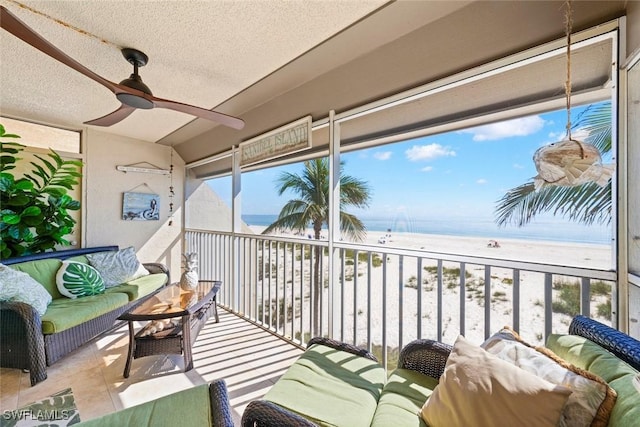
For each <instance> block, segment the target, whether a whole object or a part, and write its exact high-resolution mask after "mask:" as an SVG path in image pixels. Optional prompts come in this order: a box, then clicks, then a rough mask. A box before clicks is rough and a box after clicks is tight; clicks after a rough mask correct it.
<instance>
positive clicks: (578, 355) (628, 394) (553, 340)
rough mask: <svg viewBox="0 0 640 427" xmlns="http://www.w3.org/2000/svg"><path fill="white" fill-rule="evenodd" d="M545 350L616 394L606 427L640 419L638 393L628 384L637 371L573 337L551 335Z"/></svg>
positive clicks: (631, 422) (588, 343)
mask: <svg viewBox="0 0 640 427" xmlns="http://www.w3.org/2000/svg"><path fill="white" fill-rule="evenodd" d="M547 347H548V348H549V349H551V350H552V351H553V352H554V353H556V354H557V355H558V356H560V357H562V358H563V359H565V360H566V361H567V362H569V363H573V364H574V365H576V366H579V367H581V368H583V369H586V370H588V371H590V372H593V373H594V374H596V375H598V376H600V377H601V378H602V379H604V380H605V381H606V382H607V383H609V385H610V386H611V387H612V388H613V389H614V390H615V391H616V392H617V393H618V398H617V399H616V404H615V406H614V407H613V411H612V412H611V416H610V418H609V425H610V426H631V425H634V423H635V422H637V420H638V419H640V393H638V391H637V390H636V389H635V387H634V386H633V383H632V380H633V377H634V376H636V375H638V371H637V370H635V369H633V368H632V367H631V366H630V365H628V364H627V363H625V362H623V361H621V360H620V359H618V358H617V357H616V356H614V355H613V354H612V353H610V352H608V351H607V350H605V349H603V348H602V347H600V346H599V345H597V344H596V343H594V342H592V341H589V340H588V339H586V338H583V337H580V336H577V335H551V336H549V338H548V339H547Z"/></svg>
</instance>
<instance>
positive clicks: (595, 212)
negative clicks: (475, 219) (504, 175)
mask: <svg viewBox="0 0 640 427" xmlns="http://www.w3.org/2000/svg"><path fill="white" fill-rule="evenodd" d="M576 127H580V128H582V129H584V130H586V131H587V132H588V133H589V136H588V137H587V138H586V141H587V142H589V143H591V144H593V145H594V146H595V147H596V148H598V150H600V152H601V153H608V152H610V151H611V103H610V102H607V103H603V104H598V105H595V106H592V107H590V108H588V109H587V110H585V112H584V116H583V118H582V119H581V120H579V121H578V123H577V125H576ZM611 209H612V199H611V181H609V183H608V184H607V185H606V186H604V187H600V186H599V185H597V184H596V183H593V182H589V183H586V184H583V185H579V186H575V187H569V186H566V187H565V186H545V187H542V188H541V189H539V190H538V191H535V187H534V184H533V179H531V181H529V182H526V183H524V184H522V185H519V186H518V187H515V188H512V189H510V190H508V191H507V193H506V194H505V195H504V196H502V198H501V199H500V200H498V202H497V206H496V209H495V215H496V223H497V224H498V225H499V226H504V225H507V224H509V223H511V224H516V225H517V226H518V227H522V226H524V225H526V224H528V223H529V222H531V220H532V219H534V218H535V216H536V215H537V214H541V213H544V212H553V214H554V215H560V216H562V217H565V218H567V219H569V220H570V221H575V222H580V223H583V224H586V225H591V224H594V223H597V224H609V223H611V218H612V216H611Z"/></svg>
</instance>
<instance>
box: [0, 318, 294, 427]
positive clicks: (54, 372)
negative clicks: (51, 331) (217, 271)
mask: <svg viewBox="0 0 640 427" xmlns="http://www.w3.org/2000/svg"><path fill="white" fill-rule="evenodd" d="M219 313H220V323H214V319H213V317H212V318H211V319H209V321H208V322H207V324H206V325H205V326H204V328H203V329H202V331H201V332H200V334H199V335H198V338H197V340H196V342H195V344H194V348H193V362H194V369H192V370H191V371H189V372H186V373H185V372H183V367H184V361H183V359H182V356H179V355H170V356H149V357H143V358H140V359H135V360H134V361H133V365H132V368H131V375H130V376H129V378H124V377H123V376H122V372H123V370H124V365H125V361H126V354H127V345H128V332H127V327H126V325H125V326H122V327H120V328H118V329H116V330H114V331H112V332H110V333H108V334H106V335H104V336H102V337H100V338H97V339H95V340H94V341H92V342H90V343H88V344H86V345H84V346H83V347H81V348H79V349H78V350H76V351H74V352H72V353H71V354H69V355H67V356H66V357H64V358H62V359H61V360H59V361H58V362H57V363H55V364H54V365H53V366H50V367H49V369H48V379H47V380H45V381H43V382H41V383H39V384H37V385H36V386H34V387H31V386H30V384H29V374H27V373H23V372H22V371H20V370H18V369H7V368H1V369H0V408H1V409H2V410H3V411H5V410H13V409H17V408H19V407H22V406H24V405H27V404H29V403H31V402H33V401H36V400H39V399H42V398H43V397H46V396H48V395H50V394H52V393H54V392H56V391H59V390H62V389H65V388H67V387H71V388H72V389H73V393H74V396H75V399H76V405H77V407H78V410H79V412H80V417H81V419H82V420H88V419H91V418H95V417H98V416H100V415H103V414H107V413H110V412H113V411H116V410H118V409H122V408H127V407H130V406H133V405H136V404H139V403H143V402H147V401H149V400H153V399H155V398H157V397H161V396H164V395H167V394H171V393H173V392H176V391H179V390H183V389H186V388H189V387H191V386H193V385H197V384H202V383H205V382H209V381H212V380H214V379H217V378H223V379H224V380H225V381H226V383H227V388H228V390H229V398H230V403H231V406H232V409H233V411H234V419H235V421H236V424H237V425H239V421H240V418H241V416H242V412H243V411H244V408H245V407H246V406H247V404H248V403H249V402H251V401H252V400H255V399H259V398H261V397H262V396H263V395H264V394H265V393H266V392H267V390H268V389H269V388H270V387H271V385H272V384H274V383H275V381H277V380H278V378H280V376H281V375H282V374H283V373H284V371H285V370H286V369H287V368H288V367H289V366H290V365H291V363H293V362H294V361H295V360H296V359H297V358H298V356H299V355H300V354H301V353H302V350H300V349H299V348H297V347H295V346H293V345H291V344H288V343H287V342H285V341H283V340H281V339H279V338H277V337H275V336H273V335H271V334H269V333H268V332H266V331H264V330H262V329H260V328H258V327H256V326H254V325H252V324H251V323H249V322H246V321H244V320H243V319H241V318H239V317H237V316H236V315H234V314H231V313H229V312H226V311H225V310H222V309H219Z"/></svg>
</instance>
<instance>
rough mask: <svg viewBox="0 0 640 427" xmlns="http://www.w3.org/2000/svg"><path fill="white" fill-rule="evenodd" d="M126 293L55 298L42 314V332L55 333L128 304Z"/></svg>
mask: <svg viewBox="0 0 640 427" xmlns="http://www.w3.org/2000/svg"><path fill="white" fill-rule="evenodd" d="M128 303H129V298H128V297H127V294H124V293H111V294H107V293H104V294H101V295H93V296H88V297H82V298H76V299H70V298H64V297H63V298H58V299H54V300H53V301H52V302H51V304H49V307H48V308H47V312H46V313H45V314H44V316H42V333H43V334H45V335H46V334H55V333H56V332H61V331H64V330H66V329H69V328H72V327H74V326H77V325H80V324H81V323H84V322H87V321H89V320H91V319H94V318H96V317H98V316H101V315H103V314H106V313H108V312H110V311H112V310H115V309H117V308H119V307H122V306H124V305H127V304H128Z"/></svg>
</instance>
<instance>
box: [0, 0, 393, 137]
mask: <svg viewBox="0 0 640 427" xmlns="http://www.w3.org/2000/svg"><path fill="white" fill-rule="evenodd" d="M22 3H23V4H25V5H26V6H28V7H30V8H33V9H36V10H37V11H39V12H42V13H44V14H46V15H49V16H51V17H53V18H56V19H58V20H61V21H63V22H64V23H66V24H68V25H70V26H73V27H77V28H79V29H81V30H84V31H87V32H88V33H91V34H93V35H96V36H98V37H100V38H102V39H104V40H106V41H108V42H109V43H104V42H101V41H99V40H97V39H95V38H93V37H90V36H87V35H84V34H81V33H80V32H78V31H77V30H75V29H72V28H69V27H67V26H63V25H60V24H59V23H56V22H54V21H52V20H51V19H49V18H47V17H44V16H42V15H39V14H36V13H33V12H31V11H29V10H26V9H25V8H22V7H20V6H19V5H18V4H16V3H15V2H13V1H9V0H0V4H2V5H3V6H4V7H6V8H7V9H9V10H10V11H11V12H12V13H13V14H14V15H16V16H17V17H18V18H19V19H20V20H22V21H23V22H25V23H26V24H27V25H28V26H30V27H31V28H32V29H34V30H35V31H36V32H37V33H39V34H40V35H42V36H43V37H45V38H46V39H47V40H49V41H50V42H51V43H52V44H54V45H55V46H57V47H58V48H59V49H61V50H63V51H64V52H65V53H66V54H68V55H69V56H71V57H72V58H74V59H76V60H77V61H79V62H80V63H82V64H83V65H85V66H86V67H88V68H89V69H91V70H92V71H94V72H96V73H97V74H99V75H101V76H103V77H104V78H106V79H108V80H111V81H114V82H119V81H120V80H123V79H125V78H127V77H128V76H129V74H130V73H131V72H132V66H131V65H130V64H129V63H128V62H126V61H125V59H124V58H123V57H122V55H121V53H120V51H119V47H133V48H136V49H139V50H142V51H143V52H145V53H146V54H147V55H148V56H149V58H150V59H149V63H148V64H147V66H145V67H143V68H141V69H140V75H141V77H142V79H143V80H144V82H145V83H146V84H147V85H148V86H149V87H150V88H151V90H152V91H153V94H154V95H155V96H158V97H161V98H165V99H172V100H175V101H179V102H183V103H188V104H193V105H197V106H201V107H204V108H208V109H211V108H213V107H215V106H217V105H219V104H221V103H222V102H224V101H225V100H227V99H229V98H231V97H233V96H234V95H236V94H238V93H240V92H241V91H243V90H244V89H246V88H247V87H249V86H251V85H252V84H254V83H256V82H257V81H259V80H261V79H263V78H264V77H265V76H267V75H269V74H271V73H273V72H274V71H275V70H277V69H279V68H280V67H282V66H284V65H285V64H287V63H289V62H290V61H292V60H293V59H295V58H296V57H298V56H300V55H302V54H304V53H305V52H307V51H308V50H310V49H312V48H313V47H315V46H317V45H319V44H320V43H322V42H323V41H325V40H327V39H328V38H330V37H332V36H334V35H335V34H337V33H339V32H340V31H342V30H343V29H344V28H346V27H349V26H350V25H352V24H353V23H354V22H356V21H358V20H360V19H361V18H363V17H364V16H366V15H368V14H370V13H371V12H373V11H375V10H376V9H378V8H380V7H382V6H384V5H385V4H386V3H387V0H357V1H338V0H335V1H302V0H300V1H265V0H242V1H241V0H233V1H213V0H212V1H188V2H187V1H175V0H174V1H106V0H101V1H97V0H96V1H26V0H25V1H23V2H22ZM0 57H1V58H2V60H1V61H0V80H1V81H2V84H1V85H0V113H1V114H3V115H6V116H12V117H18V118H29V119H31V120H34V121H39V122H44V123H51V124H55V125H59V126H67V127H70V128H72V129H82V128H83V127H84V125H82V122H85V121H87V120H91V119H95V118H97V117H101V116H103V115H105V114H107V113H109V112H111V111H113V110H115V109H116V108H117V107H119V105H120V104H119V102H118V101H117V100H116V98H115V97H114V96H113V95H112V94H111V93H110V92H109V91H108V90H107V89H105V88H104V87H103V86H101V85H99V84H98V83H95V82H94V81H92V80H90V79H88V78H86V77H85V76H82V75H81V74H79V73H77V72H76V71H74V70H71V69H70V68H68V67H66V66H64V65H62V64H60V63H59V62H57V61H56V60H54V59H52V58H50V57H48V56H46V55H45V54H43V53H41V52H40V51H37V50H36V49H34V48H32V47H31V46H29V45H27V44H25V43H24V42H22V41H21V40H19V39H17V38H15V37H14V36H12V35H11V34H9V33H7V32H6V31H2V30H0ZM217 111H221V112H225V113H227V114H231V115H239V114H241V113H242V111H225V110H224V109H222V110H217ZM192 120H193V117H192V116H189V115H186V114H182V113H178V112H173V111H169V110H162V109H153V110H146V111H141V110H138V111H135V112H134V113H133V114H132V115H131V116H129V117H128V118H127V119H125V120H124V121H122V122H120V123H118V124H116V125H114V126H111V127H109V128H106V131H107V132H109V133H114V134H118V135H124V136H129V137H132V138H137V139H142V140H146V141H154V142H155V141H157V140H159V139H161V138H163V137H165V136H166V135H168V134H170V133H172V132H173V131H175V130H176V129H179V128H180V127H182V126H184V125H185V124H187V123H189V122H191V121H192Z"/></svg>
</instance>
